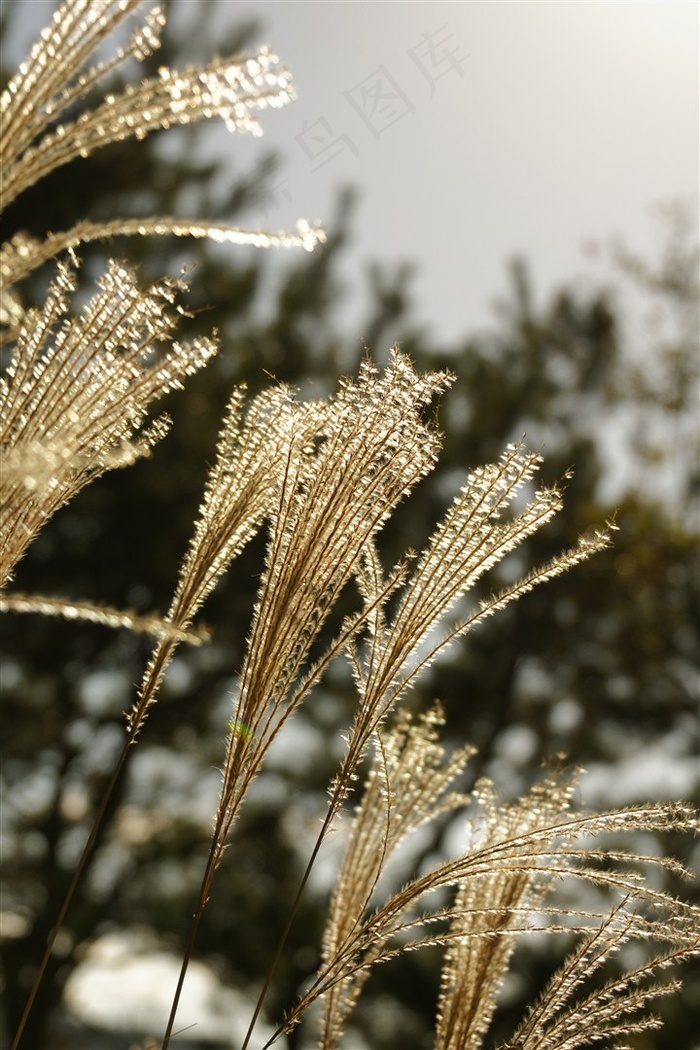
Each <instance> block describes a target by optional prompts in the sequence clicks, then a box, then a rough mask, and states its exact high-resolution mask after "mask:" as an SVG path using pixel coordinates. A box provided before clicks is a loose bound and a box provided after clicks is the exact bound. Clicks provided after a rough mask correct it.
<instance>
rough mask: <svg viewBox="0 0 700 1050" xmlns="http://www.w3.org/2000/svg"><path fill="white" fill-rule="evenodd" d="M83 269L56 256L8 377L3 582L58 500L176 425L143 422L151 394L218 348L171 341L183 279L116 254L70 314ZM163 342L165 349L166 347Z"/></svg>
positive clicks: (4, 391)
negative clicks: (143, 283)
mask: <svg viewBox="0 0 700 1050" xmlns="http://www.w3.org/2000/svg"><path fill="white" fill-rule="evenodd" d="M76 273H77V263H76V262H75V260H71V261H70V262H64V263H59V264H58V273H57V275H56V277H55V279H54V281H53V282H52V285H51V288H50V291H49V294H48V296H47V299H46V302H45V303H44V306H43V308H42V309H41V310H32V311H30V313H29V314H28V315H27V319H26V322H25V323H24V324H23V325H22V330H21V332H20V336H19V339H18V342H17V348H16V352H15V354H14V357H13V359H12V362H11V364H10V366H9V368H8V370H7V372H6V373H5V375H3V376H2V377H0V447H1V448H2V453H3V460H4V462H3V471H2V480H1V481H0V491H1V493H2V510H1V511H0V549H1V550H2V555H1V556H0V585H2V584H5V583H7V581H8V580H9V579H10V577H11V574H12V571H13V568H14V566H15V565H16V563H17V561H18V560H19V559H20V558H21V557H22V555H23V554H24V552H25V551H26V549H27V547H28V546H29V544H30V543H31V542H32V540H33V539H34V538H35V536H36V534H37V533H38V532H39V530H40V529H41V528H42V527H43V525H44V524H45V523H46V522H47V521H48V520H49V518H50V517H51V516H52V515H53V514H54V512H55V511H56V510H57V509H58V508H59V507H60V506H62V505H63V504H64V503H66V502H67V501H68V500H69V499H71V498H72V497H73V496H74V495H75V494H76V493H77V492H79V491H80V489H81V488H83V486H84V485H86V484H87V483H88V482H89V481H91V480H92V479H93V478H95V477H97V476H99V475H100V474H101V473H103V472H104V471H105V470H108V469H110V468H111V467H114V466H122V465H124V464H125V463H130V462H133V460H134V459H136V458H137V457H138V456H142V455H144V454H146V453H147V452H148V451H149V450H150V448H151V446H152V445H153V444H154V442H155V441H156V440H157V439H158V438H159V437H161V436H162V434H163V433H164V432H165V429H166V427H167V423H166V421H165V420H163V419H160V420H158V421H157V422H156V423H155V424H153V425H152V426H151V427H149V428H147V429H146V430H140V429H139V428H140V427H141V424H142V422H143V420H144V417H145V415H146V411H147V409H148V407H149V405H150V403H151V402H152V401H153V400H154V399H156V398H159V397H162V396H163V394H165V393H167V392H168V391H170V390H173V389H175V388H177V387H180V386H181V385H182V379H183V377H184V376H187V375H191V374H192V373H193V372H195V371H197V369H199V368H201V367H202V366H203V365H204V364H205V363H206V362H207V361H208V360H209V358H210V357H211V356H212V355H213V354H214V353H215V352H216V344H215V343H214V341H213V340H211V339H196V340H194V341H193V342H192V343H188V344H180V343H177V342H172V341H171V340H172V335H173V330H174V328H175V325H176V322H177V318H178V313H179V308H178V307H177V305H176V294H177V292H178V290H179V289H178V284H177V283H176V282H173V281H168V280H164V281H161V282H159V283H158V284H154V285H153V286H152V287H150V288H149V289H147V290H145V291H142V290H141V289H140V288H139V286H138V284H137V282H136V279H135V276H134V274H133V272H132V271H131V270H130V269H129V268H128V267H126V266H123V265H121V264H120V263H117V262H112V263H111V264H110V267H109V269H108V271H107V273H105V274H104V275H103V276H102V277H101V279H100V280H99V282H98V285H99V291H98V292H97V293H96V294H95V295H94V296H93V297H92V298H91V299H90V301H89V302H88V303H87V305H86V306H85V308H84V310H83V312H82V314H81V315H80V316H79V317H77V318H70V317H69V316H68V310H69V297H70V295H71V293H73V292H74V291H75V289H76ZM164 343H169V344H170V346H169V348H168V351H167V352H166V353H165V354H162V355H160V354H157V353H156V351H159V350H160V348H161V346H162V344H164ZM149 357H150V358H154V360H152V361H149Z"/></svg>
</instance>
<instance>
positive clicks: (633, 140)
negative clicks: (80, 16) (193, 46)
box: [22, 0, 699, 340]
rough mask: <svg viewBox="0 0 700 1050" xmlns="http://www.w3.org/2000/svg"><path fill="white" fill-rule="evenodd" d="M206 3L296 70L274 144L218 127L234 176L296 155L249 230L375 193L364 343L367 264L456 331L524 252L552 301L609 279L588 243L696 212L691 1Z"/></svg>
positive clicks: (37, 2)
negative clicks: (393, 278)
mask: <svg viewBox="0 0 700 1050" xmlns="http://www.w3.org/2000/svg"><path fill="white" fill-rule="evenodd" d="M189 9H191V11H192V12H193V14H194V15H197V13H198V12H199V11H200V8H199V5H198V4H194V3H193V4H192V5H191V8H189ZM187 10H188V0H185V14H186V12H187ZM210 10H211V14H210V16H209V17H210V18H211V19H212V28H213V29H214V33H213V36H214V39H216V37H217V36H218V32H219V29H221V34H222V35H224V29H225V27H226V26H228V25H230V24H234V23H236V22H238V21H241V20H250V19H257V20H259V21H260V23H261V32H260V34H259V42H260V43H268V44H269V45H270V46H271V47H272V48H273V49H274V50H275V51H277V53H278V54H279V55H280V56H281V58H282V59H283V61H284V62H286V63H287V64H288V65H289V66H290V68H291V70H292V73H293V75H294V81H295V84H296V88H297V91H298V95H299V98H298V101H297V102H295V103H294V104H293V105H292V106H290V107H285V108H284V109H282V110H280V111H276V112H267V113H264V114H263V115H262V124H263V127H264V129H265V136H264V137H263V139H261V140H257V139H256V140H250V139H247V140H246V139H244V138H243V137H239V136H232V137H228V138H227V137H226V132H225V131H223V129H220V130H216V131H214V129H213V128H212V131H211V133H210V134H211V135H215V136H216V138H215V143H216V148H217V151H219V150H223V151H226V150H230V151H231V155H232V156H233V157H235V158H236V162H237V163H236V168H237V170H239V166H240V165H241V164H242V165H244V166H246V165H248V164H251V163H252V162H253V160H254V158H255V157H256V156H259V155H261V154H263V153H266V152H269V151H271V150H273V151H278V152H279V153H280V155H281V157H282V166H281V170H280V174H279V178H278V188H277V191H276V200H270V201H269V202H268V203H267V205H266V206H265V207H260V208H257V209H251V211H250V214H249V216H248V217H247V218H248V221H249V223H250V224H251V225H271V226H285V225H289V224H291V223H293V222H294V220H295V219H296V218H297V217H299V216H305V217H308V218H317V219H320V220H321V221H329V220H330V219H331V218H332V215H333V202H334V200H335V195H336V192H337V190H338V188H339V187H340V186H342V185H347V184H353V185H355V186H356V187H358V188H359V190H360V191H361V199H360V202H359V206H358V208H357V210H356V213H355V218H354V223H353V235H354V241H353V245H352V248H351V251H350V253H349V254H348V255H347V258H346V260H345V264H344V267H345V270H344V272H345V275H346V276H347V278H348V281H349V283H350V288H351V289H352V291H351V293H350V296H349V299H348V302H347V304H346V308H345V310H344V312H343V320H344V322H345V325H346V330H347V332H348V335H349V336H351V337H355V336H358V335H360V334H361V330H360V326H361V324H362V318H363V310H362V308H361V292H360V289H361V287H362V284H363V278H362V275H363V272H364V269H365V266H366V263H367V261H368V260H370V259H380V260H383V261H385V262H387V263H399V262H401V261H404V260H412V261H414V262H415V263H416V264H417V266H418V268H419V269H418V274H417V276H416V279H415V283H414V288H415V315H416V319H418V320H421V321H423V322H425V323H426V324H427V325H428V326H429V328H430V329H431V330H432V331H433V332H434V333H435V335H436V337H438V338H441V339H444V340H455V339H458V338H459V337H461V336H463V335H464V334H466V333H468V332H472V331H474V329H477V328H482V327H484V326H486V325H488V323H489V321H490V319H491V318H492V316H493V315H492V310H491V303H492V301H493V299H494V298H495V297H497V296H498V295H500V294H501V293H502V292H503V291H504V289H505V287H506V275H505V263H506V261H507V259H508V258H509V257H511V256H512V255H513V254H515V253H519V254H522V255H524V256H525V257H526V258H527V259H529V260H530V262H531V263H532V270H533V276H534V278H535V281H536V287H537V288H538V290H539V291H540V292H541V294H542V295H545V294H546V293H547V292H548V291H549V290H550V289H551V288H552V287H554V286H555V285H556V284H557V283H559V282H567V281H570V280H571V279H572V278H574V277H576V276H578V275H584V276H585V275H588V276H589V277H591V279H592V280H594V281H595V279H596V277H595V274H596V271H595V269H594V267H593V264H592V263H591V261H590V260H589V259H588V258H586V257H585V256H584V255H583V254H582V246H583V245H584V243H585V242H586V241H589V240H590V239H597V240H605V238H607V237H609V236H610V235H613V234H621V235H623V236H624V237H625V238H626V240H627V241H628V242H629V243H630V244H631V245H633V246H636V247H639V248H642V249H644V250H647V251H651V250H653V245H654V243H655V237H656V234H657V230H656V227H655V224H654V222H653V220H652V219H651V218H650V208H651V207H652V206H653V205H654V204H655V203H658V202H661V201H666V200H669V199H671V198H681V199H683V200H685V201H686V202H688V203H690V204H691V205H692V206H694V207H695V208H696V210H697V203H698V193H699V184H698V126H699V110H698V64H699V63H698V23H699V17H698V13H699V7H698V4H697V3H695V2H692V3H690V2H684V3H681V2H677V3H673V2H647V3H640V2H626V3H625V2H620V3H613V2H599V3H565V2H536V0H525V2H519V3H515V2H505V3H497V2H473V3H471V2H452V3H450V2H445V0H430V2H406V0H401V2H392V3H381V2H380V3H378V2H372V3H368V2H353V0H341V2H329V0H325V2H299V0H292V2H285V3H280V2H261V0H259V2H249V0H241V2H239V0H218V2H217V3H216V4H214V6H213V8H211V9H210ZM46 11H47V4H46V2H45V0H24V3H23V5H22V20H23V22H24V21H25V19H26V22H27V25H28V23H29V22H30V21H35V22H36V25H35V26H34V28H33V30H32V32H33V33H35V32H36V30H37V29H38V28H39V26H40V25H41V24H43V21H44V18H45V14H46ZM176 13H178V12H177V8H176ZM179 17H182V11H180V12H179ZM24 28H27V26H25V27H24Z"/></svg>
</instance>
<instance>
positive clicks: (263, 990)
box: [241, 801, 335, 1050]
mask: <svg viewBox="0 0 700 1050" xmlns="http://www.w3.org/2000/svg"><path fill="white" fill-rule="evenodd" d="M334 814H335V806H334V804H333V801H331V804H330V805H329V807H328V812H327V813H326V816H325V819H324V821H323V824H322V825H321V830H320V831H319V833H318V836H317V838H316V842H315V843H314V848H313V849H312V851H311V856H310V857H309V860H308V863H307V865H306V869H305V871H304V874H303V875H302V877H301V882H300V883H299V888H298V889H297V892H296V895H295V897H294V902H293V904H292V907H291V909H290V912H289V916H288V918H287V922H286V924H285V927H284V930H283V931H282V936H281V937H280V939H279V943H278V945H277V948H276V950H275V954H274V957H273V959H272V962H271V964H270V966H269V967H268V971H267V975H266V977H265V983H264V984H263V986H262V988H261V990H260V995H259V996H258V1001H257V1003H256V1004H255V1010H254V1011H253V1016H252V1018H251V1021H250V1024H249V1025H248V1031H247V1032H246V1035H245V1039H244V1040H243V1045H242V1046H241V1050H247V1047H248V1043H249V1042H250V1039H251V1036H252V1034H253V1029H254V1028H255V1022H256V1021H257V1019H258V1017H259V1015H260V1011H261V1010H262V1007H263V1003H264V1001H265V997H266V995H267V993H268V991H269V990H270V985H271V983H272V978H273V977H274V975H275V971H276V969H277V967H278V966H279V962H280V959H281V958H282V952H283V951H284V949H285V946H286V944H287V940H288V939H289V934H290V933H291V930H292V926H293V924H294V920H295V918H296V915H297V912H298V910H299V905H300V904H301V898H302V897H303V895H304V890H305V889H306V884H307V882H308V881H309V876H310V875H311V869H312V868H313V866H314V864H315V863H316V858H317V856H318V851H319V850H320V848H321V844H322V842H323V839H324V838H325V835H326V832H327V831H328V828H329V826H330V823H331V820H332V819H333V816H334ZM279 1034H280V1032H279V1029H278V1030H277V1031H276V1032H275V1034H274V1035H273V1036H272V1039H270V1041H269V1042H267V1043H266V1044H265V1046H266V1047H268V1046H269V1045H270V1043H272V1041H273V1040H274V1039H276V1038H277V1036H278V1035H279Z"/></svg>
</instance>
